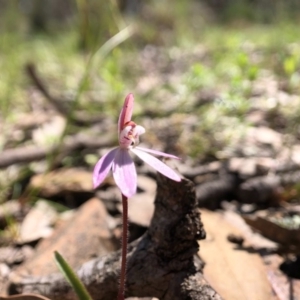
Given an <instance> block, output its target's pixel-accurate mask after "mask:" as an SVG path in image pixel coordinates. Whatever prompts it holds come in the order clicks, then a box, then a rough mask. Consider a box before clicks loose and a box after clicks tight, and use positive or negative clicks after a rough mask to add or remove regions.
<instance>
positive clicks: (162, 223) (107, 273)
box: [10, 175, 221, 300]
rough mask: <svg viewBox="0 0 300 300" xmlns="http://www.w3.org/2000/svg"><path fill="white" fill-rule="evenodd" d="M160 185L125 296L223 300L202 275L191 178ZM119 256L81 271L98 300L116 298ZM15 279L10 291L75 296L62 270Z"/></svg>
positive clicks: (131, 260) (133, 255)
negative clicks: (42, 275)
mask: <svg viewBox="0 0 300 300" xmlns="http://www.w3.org/2000/svg"><path fill="white" fill-rule="evenodd" d="M157 184H158V187H157V195H156V199H155V212H154V216H153V219H152V221H151V224H150V227H149V230H148V231H147V232H146V233H145V234H144V235H143V236H142V237H141V238H140V239H139V240H137V241H135V242H133V243H131V244H130V245H129V247H128V248H129V249H128V269H127V270H128V271H127V282H126V292H125V294H126V297H130V296H131V297H156V298H158V299H160V300H184V299H190V300H204V299H205V300H210V299H215V300H220V299H221V297H220V296H219V295H218V294H217V293H216V292H215V291H214V290H213V289H212V288H211V286H210V285H209V284H208V283H207V282H206V281H205V279H204V278H203V274H202V269H203V263H202V261H201V260H200V258H199V257H198V256H197V252H198V250H199V245H198V242H197V241H198V240H200V239H204V238H205V231H204V229H203V225H202V223H201V220H200V213H199V210H198V209H197V203H196V197H195V189H194V185H193V183H192V182H191V181H189V180H187V179H183V180H182V181H181V182H179V183H178V182H175V181H172V180H170V179H167V178H165V177H163V176H161V175H158V180H157ZM129 201H130V199H129ZM87 230H88V229H87ZM87 247H88V245H87ZM120 259H121V256H120V251H118V252H114V253H111V254H109V255H107V256H104V257H99V258H97V259H95V260H92V261H89V262H87V263H85V264H84V265H82V267H81V268H80V269H79V270H78V275H79V277H80V278H81V279H82V281H83V282H84V284H85V285H86V286H87V288H88V290H89V292H90V294H91V295H92V297H93V299H94V300H113V299H116V297H117V292H118V284H119V283H118V277H119V270H120ZM11 279H12V283H11V286H10V290H11V291H14V292H19V293H25V292H27V293H38V294H42V295H45V296H47V297H49V298H51V299H53V300H58V299H65V300H74V299H76V297H75V295H74V292H73V290H72V289H71V287H70V286H69V284H68V283H67V282H66V281H65V280H64V278H63V276H62V275H61V274H53V275H50V276H45V277H42V278H14V277H13V276H12V278H11Z"/></svg>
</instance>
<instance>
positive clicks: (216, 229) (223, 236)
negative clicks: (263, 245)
mask: <svg viewBox="0 0 300 300" xmlns="http://www.w3.org/2000/svg"><path fill="white" fill-rule="evenodd" d="M201 219H202V221H203V224H204V228H205V231H206V233H207V238H206V240H203V241H201V242H200V253H199V254H200V256H201V257H202V258H203V260H204V261H205V263H206V265H205V267H204V276H205V278H206V279H207V280H208V282H209V283H210V284H211V285H212V287H213V288H214V289H215V290H216V291H217V292H218V293H219V294H220V295H221V296H222V297H223V298H224V299H228V300H241V299H243V300H244V299H245V300H258V299H259V300H270V299H275V298H272V297H273V296H272V290H271V286H270V284H269V282H268V279H267V275H266V271H265V267H264V264H263V261H262V259H261V258H260V256H259V255H258V254H256V253H250V252H248V251H246V250H242V249H239V248H238V246H237V245H234V244H231V243H229V242H228V241H227V236H228V235H229V234H236V235H240V234H241V233H240V232H239V230H238V229H237V228H235V227H233V226H232V225H231V224H229V223H228V222H227V221H226V220H225V219H224V217H223V216H222V214H221V213H216V212H209V211H205V210H203V211H201Z"/></svg>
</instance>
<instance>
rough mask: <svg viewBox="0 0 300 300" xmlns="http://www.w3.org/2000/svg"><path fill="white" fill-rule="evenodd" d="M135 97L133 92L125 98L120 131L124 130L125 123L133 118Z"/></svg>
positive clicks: (119, 122)
mask: <svg viewBox="0 0 300 300" xmlns="http://www.w3.org/2000/svg"><path fill="white" fill-rule="evenodd" d="M133 104H134V97H133V94H128V95H127V96H126V98H125V101H124V104H123V107H122V110H121V113H120V116H119V120H118V132H119V134H120V132H121V131H122V129H123V128H124V126H125V124H126V123H127V122H129V121H130V120H131V116H132V111H133Z"/></svg>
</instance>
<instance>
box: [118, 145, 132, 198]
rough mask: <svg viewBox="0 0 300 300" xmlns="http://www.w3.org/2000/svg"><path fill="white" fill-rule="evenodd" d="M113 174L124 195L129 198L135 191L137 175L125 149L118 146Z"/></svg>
mask: <svg viewBox="0 0 300 300" xmlns="http://www.w3.org/2000/svg"><path fill="white" fill-rule="evenodd" d="M113 175H114V179H115V182H116V184H117V186H118V187H119V189H120V190H121V192H122V194H123V195H124V196H126V197H128V198H130V197H132V196H133V195H134V194H135V193H136V188H137V175H136V170H135V165H134V162H133V160H132V158H131V156H130V155H129V152H128V150H127V149H122V148H119V150H118V152H117V153H116V157H115V160H114V164H113Z"/></svg>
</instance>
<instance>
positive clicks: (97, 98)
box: [0, 0, 300, 160]
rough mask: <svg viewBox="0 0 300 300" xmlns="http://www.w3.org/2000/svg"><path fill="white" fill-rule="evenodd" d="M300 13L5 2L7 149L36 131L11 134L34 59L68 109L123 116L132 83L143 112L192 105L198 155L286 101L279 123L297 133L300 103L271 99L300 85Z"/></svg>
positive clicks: (231, 5) (2, 42) (25, 107)
mask: <svg viewBox="0 0 300 300" xmlns="http://www.w3.org/2000/svg"><path fill="white" fill-rule="evenodd" d="M299 16H300V2H299V1H297V0H290V1H284V0H276V1H272V3H270V1H267V0H264V1H259V0H212V1H209V0H202V1H201V0H181V1H171V0H160V1H155V0H148V1H141V0H119V1H117V0H110V1H99V0H98V1H97V0H77V1H75V0H66V1H59V0H43V1H41V0H19V1H17V0H10V1H6V0H1V1H0V70H1V75H0V107H1V115H0V116H1V120H0V121H1V126H2V130H1V135H2V137H1V139H0V149H7V148H10V147H16V146H17V145H18V144H20V143H22V142H24V141H25V140H26V139H25V138H24V137H18V138H17V137H16V138H15V139H14V141H13V142H11V141H10V142H9V143H8V142H7V141H8V137H11V134H12V132H11V130H12V127H11V125H12V124H14V123H15V122H16V121H17V120H19V118H20V113H26V112H30V111H32V110H36V105H37V104H36V103H35V100H34V99H35V91H34V90H33V88H32V81H31V79H30V78H28V74H26V72H25V67H26V65H28V64H29V63H30V64H34V65H35V67H36V68H37V70H38V72H39V74H40V75H41V77H42V78H43V79H44V80H45V83H46V86H47V88H48V89H49V90H50V91H51V93H52V94H53V95H55V96H59V97H60V98H62V99H64V101H65V102H67V104H68V105H67V107H68V109H69V112H70V114H72V113H73V111H74V110H84V111H86V112H88V113H90V114H91V116H95V115H97V114H101V115H109V116H112V117H113V118H114V119H116V118H117V116H118V113H119V112H118V109H116V107H120V105H121V103H122V101H123V99H124V97H125V95H126V94H127V93H128V92H133V93H134V94H135V97H136V102H137V107H136V115H137V116H140V117H143V116H155V117H165V116H171V115H174V114H176V116H177V119H176V120H175V121H174V122H173V123H174V124H175V125H174V127H176V124H177V123H178V122H179V123H180V122H183V121H184V120H185V117H186V116H188V115H189V114H190V113H191V112H193V113H194V114H195V115H196V116H198V119H196V120H194V121H191V122H192V123H193V124H192V127H193V129H192V131H191V132H189V133H188V134H186V137H187V135H188V137H187V140H186V141H188V147H187V146H185V144H184V143H185V142H186V141H181V142H182V147H181V149H180V151H181V152H182V154H183V155H190V156H192V157H194V158H197V159H198V160H201V159H205V158H207V157H212V156H213V157H216V156H217V152H218V151H219V150H220V149H221V148H222V147H224V146H226V145H228V143H230V142H231V141H232V140H234V139H236V138H237V136H239V132H243V128H244V127H245V126H248V125H249V122H248V123H247V121H245V115H246V114H247V113H249V111H251V110H253V109H257V108H262V109H266V110H267V111H268V112H271V113H273V114H274V115H276V113H277V112H279V111H280V114H283V116H284V118H285V119H286V120H288V122H285V123H284V124H281V125H278V124H275V123H276V122H275V123H274V126H275V127H276V126H277V125H278V126H282V127H281V128H280V129H281V130H286V131H288V132H291V131H293V130H294V131H295V136H297V132H298V128H297V126H296V125H297V122H298V120H299V116H300V114H299V108H298V107H296V106H295V103H294V102H293V104H292V105H290V106H286V105H285V104H282V103H281V102H280V101H279V102H278V101H277V102H276V100H274V101H275V102H274V101H273V100H272V97H273V98H274V97H275V98H276V97H277V96H276V93H279V92H284V93H286V94H287V95H299V90H300V77H299V66H300V43H299ZM264 80H266V82H264ZM272 85H276V88H275V91H273V92H274V95H273V94H272V91H271V92H270V93H271V94H270V93H269V91H266V90H268V87H269V88H270V89H271V88H272ZM259 86H262V88H261V89H262V90H263V92H262V91H261V90H259ZM257 95H259V97H260V98H259V99H258V98H257ZM255 97H256V98H255ZM252 98H255V99H254V100H255V101H253V102H252V101H251V100H250V99H252ZM272 101H273V102H274V103H275V104H274V103H273V102H272ZM38 103H39V102H38ZM207 103H209V105H206V104H207ZM270 103H271V104H270ZM283 108H284V109H283ZM171 123H172V122H171ZM173 123H172V124H173ZM180 130H182V129H180ZM177 150H178V149H177ZM178 151H179V150H178ZM180 151H179V152H180Z"/></svg>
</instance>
